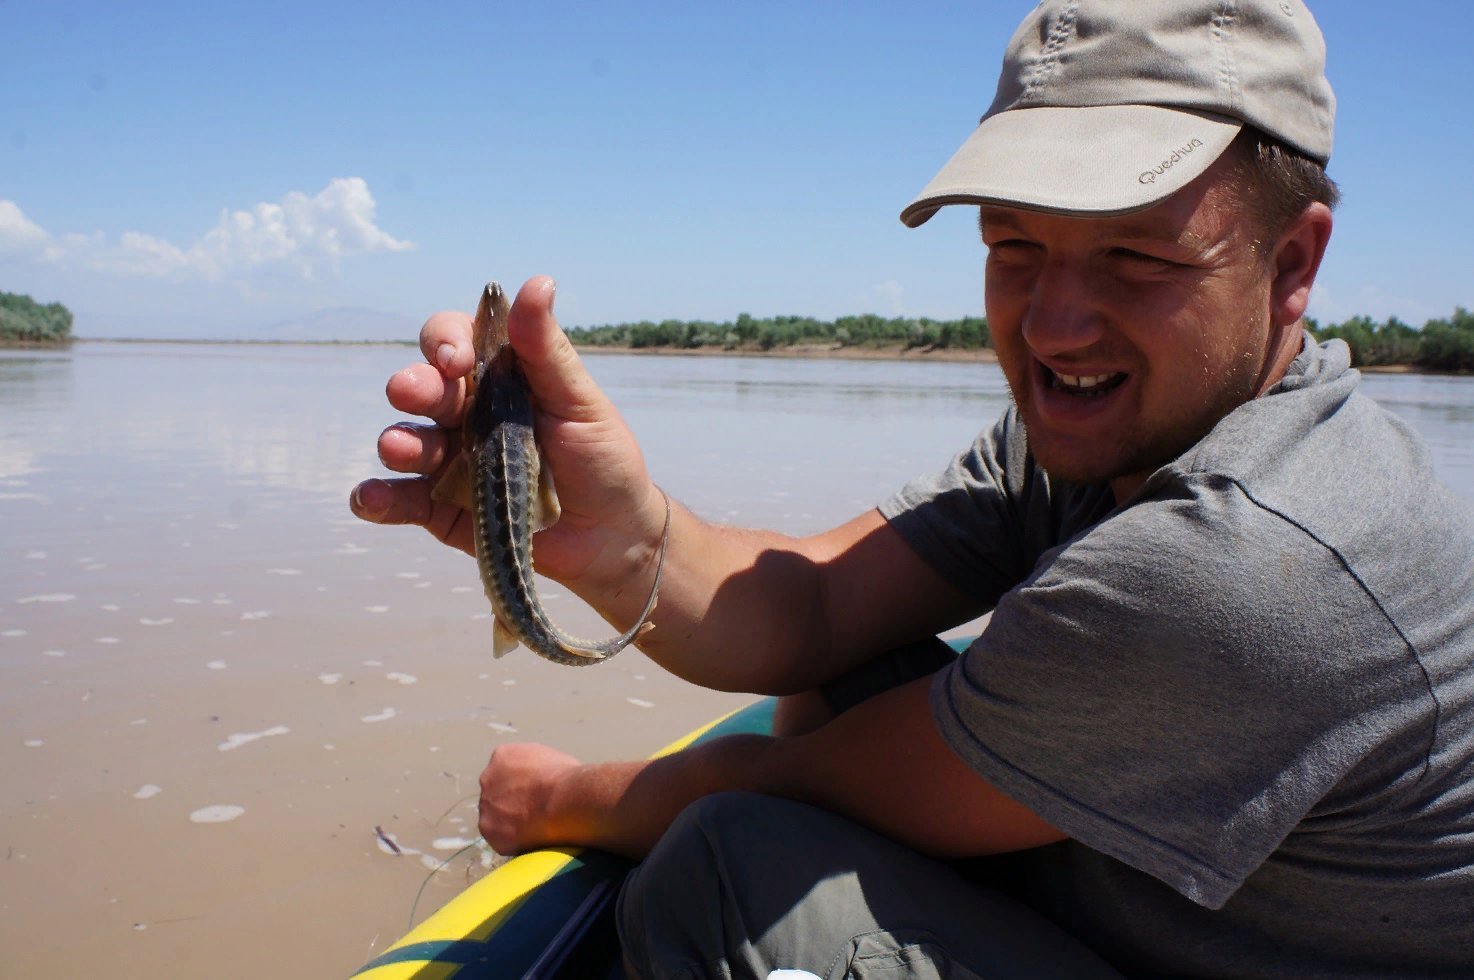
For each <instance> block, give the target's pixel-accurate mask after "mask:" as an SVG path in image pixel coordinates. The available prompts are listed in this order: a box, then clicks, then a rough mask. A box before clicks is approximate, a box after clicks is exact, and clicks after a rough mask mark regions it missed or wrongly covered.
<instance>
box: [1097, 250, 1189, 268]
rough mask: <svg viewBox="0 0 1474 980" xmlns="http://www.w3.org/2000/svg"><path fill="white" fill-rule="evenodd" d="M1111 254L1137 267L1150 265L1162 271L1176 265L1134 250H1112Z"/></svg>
mask: <svg viewBox="0 0 1474 980" xmlns="http://www.w3.org/2000/svg"><path fill="white" fill-rule="evenodd" d="M1111 254H1112V255H1113V256H1115V257H1116V258H1119V259H1125V260H1126V261H1128V262H1133V263H1136V264H1139V265H1152V266H1156V267H1158V268H1163V269H1165V268H1168V267H1170V266H1173V265H1176V264H1177V263H1175V262H1172V261H1170V260H1168V259H1164V258H1160V257H1158V256H1155V255H1147V254H1146V253H1145V252H1138V251H1136V250H1135V249H1130V248H1114V249H1111Z"/></svg>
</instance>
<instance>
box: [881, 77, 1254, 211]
mask: <svg viewBox="0 0 1474 980" xmlns="http://www.w3.org/2000/svg"><path fill="white" fill-rule="evenodd" d="M1243 125H1244V124H1243V123H1242V122H1241V121H1240V120H1237V119H1230V118H1228V117H1227V116H1219V115H1215V114H1213V113H1208V112H1196V111H1192V110H1188V109H1170V108H1165V107H1162V106H1149V105H1107V106H1083V107H1058V106H1039V107H1035V108H1029V109H1010V110H1008V111H1006V112H1000V113H998V114H997V115H993V116H989V117H987V118H985V119H984V120H983V121H982V123H981V124H980V125H979V126H978V128H977V130H976V131H974V132H973V134H972V136H970V137H969V138H968V140H967V142H966V143H963V144H962V148H961V149H960V150H958V151H957V153H956V154H954V155H953V157H952V159H951V160H949V161H947V165H946V166H945V167H943V168H942V169H941V172H939V173H938V174H937V175H936V177H934V178H932V182H931V183H929V184H927V185H926V188H925V189H924V190H922V192H921V194H920V195H919V196H918V197H917V198H916V200H914V201H912V202H911V203H910V204H909V205H907V207H906V209H905V210H904V211H902V212H901V220H902V221H903V222H905V223H906V224H907V225H908V226H910V227H912V228H915V227H916V226H917V225H920V224H921V223H923V222H924V221H926V220H927V219H928V218H930V217H931V216H932V215H933V214H935V213H936V212H937V209H938V208H940V207H943V206H944V205H948V204H1001V205H1004V206H1007V207H1019V208H1026V209H1029V210H1033V211H1048V212H1051V213H1055V214H1068V215H1079V216H1082V217H1106V216H1109V215H1113V214H1129V213H1131V212H1133V211H1141V210H1143V209H1145V208H1149V207H1151V206H1152V205H1153V204H1156V203H1157V202H1158V201H1161V200H1163V199H1165V198H1167V197H1170V196H1171V195H1172V194H1174V193H1175V192H1177V191H1178V190H1181V189H1182V188H1183V187H1185V186H1186V185H1188V184H1189V183H1191V182H1192V181H1193V180H1194V179H1195V178H1197V177H1199V176H1200V175H1202V173H1203V172H1204V171H1205V170H1207V169H1208V168H1209V167H1210V166H1212V164H1213V161H1214V160H1216V159H1218V157H1219V156H1220V155H1222V153H1223V151H1224V150H1226V149H1228V145H1229V144H1230V143H1232V142H1233V139H1234V137H1235V136H1237V135H1238V133H1239V130H1241V129H1242V128H1243Z"/></svg>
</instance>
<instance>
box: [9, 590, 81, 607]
mask: <svg viewBox="0 0 1474 980" xmlns="http://www.w3.org/2000/svg"><path fill="white" fill-rule="evenodd" d="M75 598H77V597H76V596H74V595H72V594H71V593H70V592H48V593H46V594H45V595H28V596H26V597H25V598H24V599H17V600H15V601H16V602H18V603H20V604H21V605H25V604H26V603H28V602H71V601H72V600H73V599H75Z"/></svg>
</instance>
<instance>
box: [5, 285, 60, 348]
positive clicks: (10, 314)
mask: <svg viewBox="0 0 1474 980" xmlns="http://www.w3.org/2000/svg"><path fill="white" fill-rule="evenodd" d="M71 339H72V311H71V310H69V309H67V308H66V307H65V306H62V305H61V304H60V303H47V304H46V305H45V306H42V305H41V304H40V303H37V302H36V301H35V300H33V299H31V297H29V296H22V295H20V294H19V293H6V292H0V342H3V341H7V340H9V341H17V340H23V341H28V342H38V343H60V342H62V341H67V340H71Z"/></svg>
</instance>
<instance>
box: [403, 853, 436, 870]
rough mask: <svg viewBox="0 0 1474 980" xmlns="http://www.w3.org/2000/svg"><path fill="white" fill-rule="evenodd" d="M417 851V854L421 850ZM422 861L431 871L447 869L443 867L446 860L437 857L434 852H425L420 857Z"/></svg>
mask: <svg viewBox="0 0 1474 980" xmlns="http://www.w3.org/2000/svg"><path fill="white" fill-rule="evenodd" d="M405 853H406V854H408V853H409V852H408V851H406V852H405ZM415 853H416V854H419V853H420V852H419V851H415ZM420 863H421V864H423V865H424V866H425V868H426V869H427V870H430V871H444V870H445V868H444V867H442V865H443V864H444V862H443V861H441V860H440V858H438V857H435V856H434V855H433V854H424V855H421V857H420Z"/></svg>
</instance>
